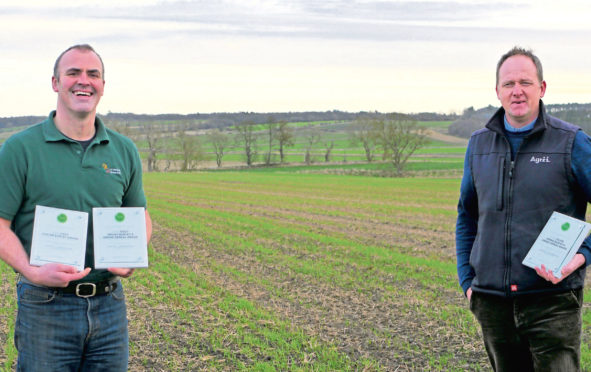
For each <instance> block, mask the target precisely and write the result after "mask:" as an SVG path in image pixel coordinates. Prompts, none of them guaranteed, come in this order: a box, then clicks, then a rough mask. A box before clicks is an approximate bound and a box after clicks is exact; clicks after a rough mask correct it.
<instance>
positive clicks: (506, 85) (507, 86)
mask: <svg viewBox="0 0 591 372" xmlns="http://www.w3.org/2000/svg"><path fill="white" fill-rule="evenodd" d="M514 85H515V83H505V84H503V87H505V88H512V87H513V86H514Z"/></svg>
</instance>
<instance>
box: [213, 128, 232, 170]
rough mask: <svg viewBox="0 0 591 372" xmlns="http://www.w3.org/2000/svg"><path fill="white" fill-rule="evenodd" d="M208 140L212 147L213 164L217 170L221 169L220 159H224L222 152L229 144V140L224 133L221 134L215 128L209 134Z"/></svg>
mask: <svg viewBox="0 0 591 372" xmlns="http://www.w3.org/2000/svg"><path fill="white" fill-rule="evenodd" d="M208 140H209V142H210V143H211V144H212V146H213V151H214V153H215V162H216V164H217V165H218V168H221V167H222V159H223V158H224V151H225V150H226V147H227V146H228V144H229V142H230V138H229V137H228V135H227V134H226V133H223V132H221V131H220V130H219V129H217V128H216V129H214V130H212V131H211V132H210V133H209V135H208Z"/></svg>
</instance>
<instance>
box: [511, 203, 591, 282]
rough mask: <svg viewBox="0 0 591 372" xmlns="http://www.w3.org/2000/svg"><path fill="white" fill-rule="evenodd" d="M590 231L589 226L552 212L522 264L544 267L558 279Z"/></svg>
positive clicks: (590, 225)
mask: <svg viewBox="0 0 591 372" xmlns="http://www.w3.org/2000/svg"><path fill="white" fill-rule="evenodd" d="M589 231H591V224H588V223H587V222H584V221H581V220H578V219H576V218H573V217H569V216H566V215H564V214H562V213H558V212H553V213H552V216H550V219H549V220H548V222H547V223H546V225H545V226H544V229H542V232H541V233H540V235H538V238H537V239H536V241H535V242H534V245H532V247H531V249H530V250H529V252H528V253H527V256H525V259H524V260H523V264H524V265H525V266H528V267H531V268H535V267H541V266H542V264H544V266H546V269H547V270H552V274H554V276H555V277H557V278H560V277H561V276H562V274H561V273H560V272H561V271H562V268H563V267H564V266H565V265H566V264H568V263H569V262H570V260H571V259H572V258H573V257H574V255H575V254H576V253H577V251H578V250H579V247H580V246H581V244H583V241H584V240H585V238H586V237H587V235H589Z"/></svg>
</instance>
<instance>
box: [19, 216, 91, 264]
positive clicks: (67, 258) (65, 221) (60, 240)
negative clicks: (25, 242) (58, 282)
mask: <svg viewBox="0 0 591 372" xmlns="http://www.w3.org/2000/svg"><path fill="white" fill-rule="evenodd" d="M87 231H88V213H86V212H79V211H70V210H67V209H59V208H50V207H44V206H41V205H37V206H36V207H35V222H34V224H33V240H32V242H31V257H30V263H31V265H35V266H41V265H44V264H46V263H50V262H57V263H62V264H66V265H71V266H74V267H75V268H76V269H78V270H79V271H81V270H84V257H85V255H86V233H87Z"/></svg>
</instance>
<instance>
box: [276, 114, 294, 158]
mask: <svg viewBox="0 0 591 372" xmlns="http://www.w3.org/2000/svg"><path fill="white" fill-rule="evenodd" d="M275 138H276V139H277V142H278V143H279V158H280V159H281V164H283V162H284V161H285V152H284V148H285V147H286V146H293V129H292V128H291V127H290V126H288V125H287V122H286V121H285V120H282V121H280V122H279V123H278V126H277V130H276V131H275Z"/></svg>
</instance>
